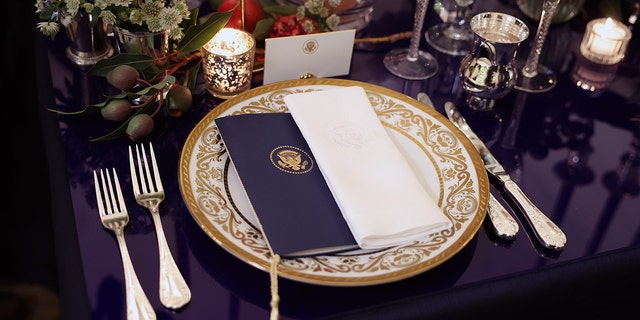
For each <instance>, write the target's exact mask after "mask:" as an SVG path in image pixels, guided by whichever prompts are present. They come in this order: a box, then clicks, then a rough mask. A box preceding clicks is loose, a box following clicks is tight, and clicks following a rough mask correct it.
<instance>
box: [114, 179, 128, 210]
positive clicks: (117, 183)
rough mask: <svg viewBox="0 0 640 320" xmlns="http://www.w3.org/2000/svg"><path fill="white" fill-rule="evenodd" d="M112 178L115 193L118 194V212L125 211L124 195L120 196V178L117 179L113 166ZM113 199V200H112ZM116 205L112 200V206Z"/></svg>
mask: <svg viewBox="0 0 640 320" xmlns="http://www.w3.org/2000/svg"><path fill="white" fill-rule="evenodd" d="M113 179H114V181H115V187H116V194H117V196H118V202H117V205H118V208H119V209H118V212H124V211H126V204H125V203H124V197H123V196H122V188H120V180H119V179H118V174H117V173H116V168H113ZM114 201H115V200H114ZM115 206H116V204H115V202H114V207H115Z"/></svg>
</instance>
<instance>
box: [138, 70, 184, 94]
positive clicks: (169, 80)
mask: <svg viewBox="0 0 640 320" xmlns="http://www.w3.org/2000/svg"><path fill="white" fill-rule="evenodd" d="M175 82H176V77H174V76H170V75H168V76H165V77H164V79H162V81H159V82H158V83H156V84H154V85H151V86H148V87H145V88H144V89H142V90H139V91H136V92H134V94H136V95H139V96H144V95H146V94H149V93H155V92H157V91H160V90H163V89H164V88H169V87H171V86H172V85H173V84H174V83H175Z"/></svg>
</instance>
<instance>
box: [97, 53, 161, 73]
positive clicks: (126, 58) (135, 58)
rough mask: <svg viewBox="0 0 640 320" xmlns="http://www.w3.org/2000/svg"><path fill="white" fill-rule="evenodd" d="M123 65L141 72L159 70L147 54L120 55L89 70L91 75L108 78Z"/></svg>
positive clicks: (105, 60)
mask: <svg viewBox="0 0 640 320" xmlns="http://www.w3.org/2000/svg"><path fill="white" fill-rule="evenodd" d="M123 64H128V65H130V66H132V67H134V68H136V69H138V70H140V71H143V70H146V69H148V68H149V67H155V68H156V69H158V67H156V66H155V65H154V64H153V58H152V57H150V56H148V55H146V54H133V53H120V54H116V55H114V56H113V57H111V58H108V59H102V60H100V61H98V62H97V63H96V64H94V65H93V66H92V67H91V69H89V74H91V75H96V76H102V77H106V76H107V73H109V71H111V70H113V69H114V68H115V67H117V66H119V65H123Z"/></svg>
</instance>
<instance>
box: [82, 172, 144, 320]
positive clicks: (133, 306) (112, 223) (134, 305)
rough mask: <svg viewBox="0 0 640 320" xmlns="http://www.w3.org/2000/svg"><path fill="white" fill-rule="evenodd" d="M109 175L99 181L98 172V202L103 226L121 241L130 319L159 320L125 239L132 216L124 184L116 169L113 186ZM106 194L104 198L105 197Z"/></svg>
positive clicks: (96, 180) (128, 316)
mask: <svg viewBox="0 0 640 320" xmlns="http://www.w3.org/2000/svg"><path fill="white" fill-rule="evenodd" d="M105 171H106V177H105V172H104V171H103V170H100V178H99V179H98V174H97V173H96V171H95V170H94V171H93V181H94V183H95V187H96V199H97V202H98V211H99V212H100V220H101V221H102V225H103V226H104V227H105V228H107V229H109V230H111V231H113V233H115V235H116V239H117V240H118V247H119V248H120V255H121V257H122V264H123V266H124V281H125V288H126V299H127V300H126V301H127V319H130V320H138V319H146V320H154V319H156V313H155V311H154V310H153V307H152V306H151V303H149V299H147V296H146V295H145V294H144V291H143V290H142V286H140V281H138V276H136V272H135V270H134V269H133V264H132V263H131V258H130V257H129V250H128V249H127V243H126V242H125V239H124V227H125V226H126V225H127V224H128V223H129V213H128V212H127V207H126V205H125V203H124V198H123V197H122V190H120V181H118V175H117V173H116V169H115V168H114V169H113V178H114V182H113V183H112V182H111V176H110V175H109V171H107V170H105ZM100 189H102V192H100ZM114 189H115V194H114ZM103 194H104V198H103V196H102V195H103Z"/></svg>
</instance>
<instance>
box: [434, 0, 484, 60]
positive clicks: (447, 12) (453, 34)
mask: <svg viewBox="0 0 640 320" xmlns="http://www.w3.org/2000/svg"><path fill="white" fill-rule="evenodd" d="M473 2H474V0H436V1H435V2H434V4H433V9H434V10H435V11H436V12H437V13H438V16H440V19H442V21H443V22H442V23H439V24H436V25H435V26H433V27H431V28H429V29H428V30H427V31H426V32H425V33H424V36H425V39H426V40H427V43H429V44H430V45H431V46H432V47H433V48H434V49H436V50H438V51H440V52H442V53H445V54H449V55H452V56H463V55H465V54H467V53H469V51H470V50H471V45H473V31H471V28H470V27H469V19H471V9H472V5H473Z"/></svg>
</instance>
